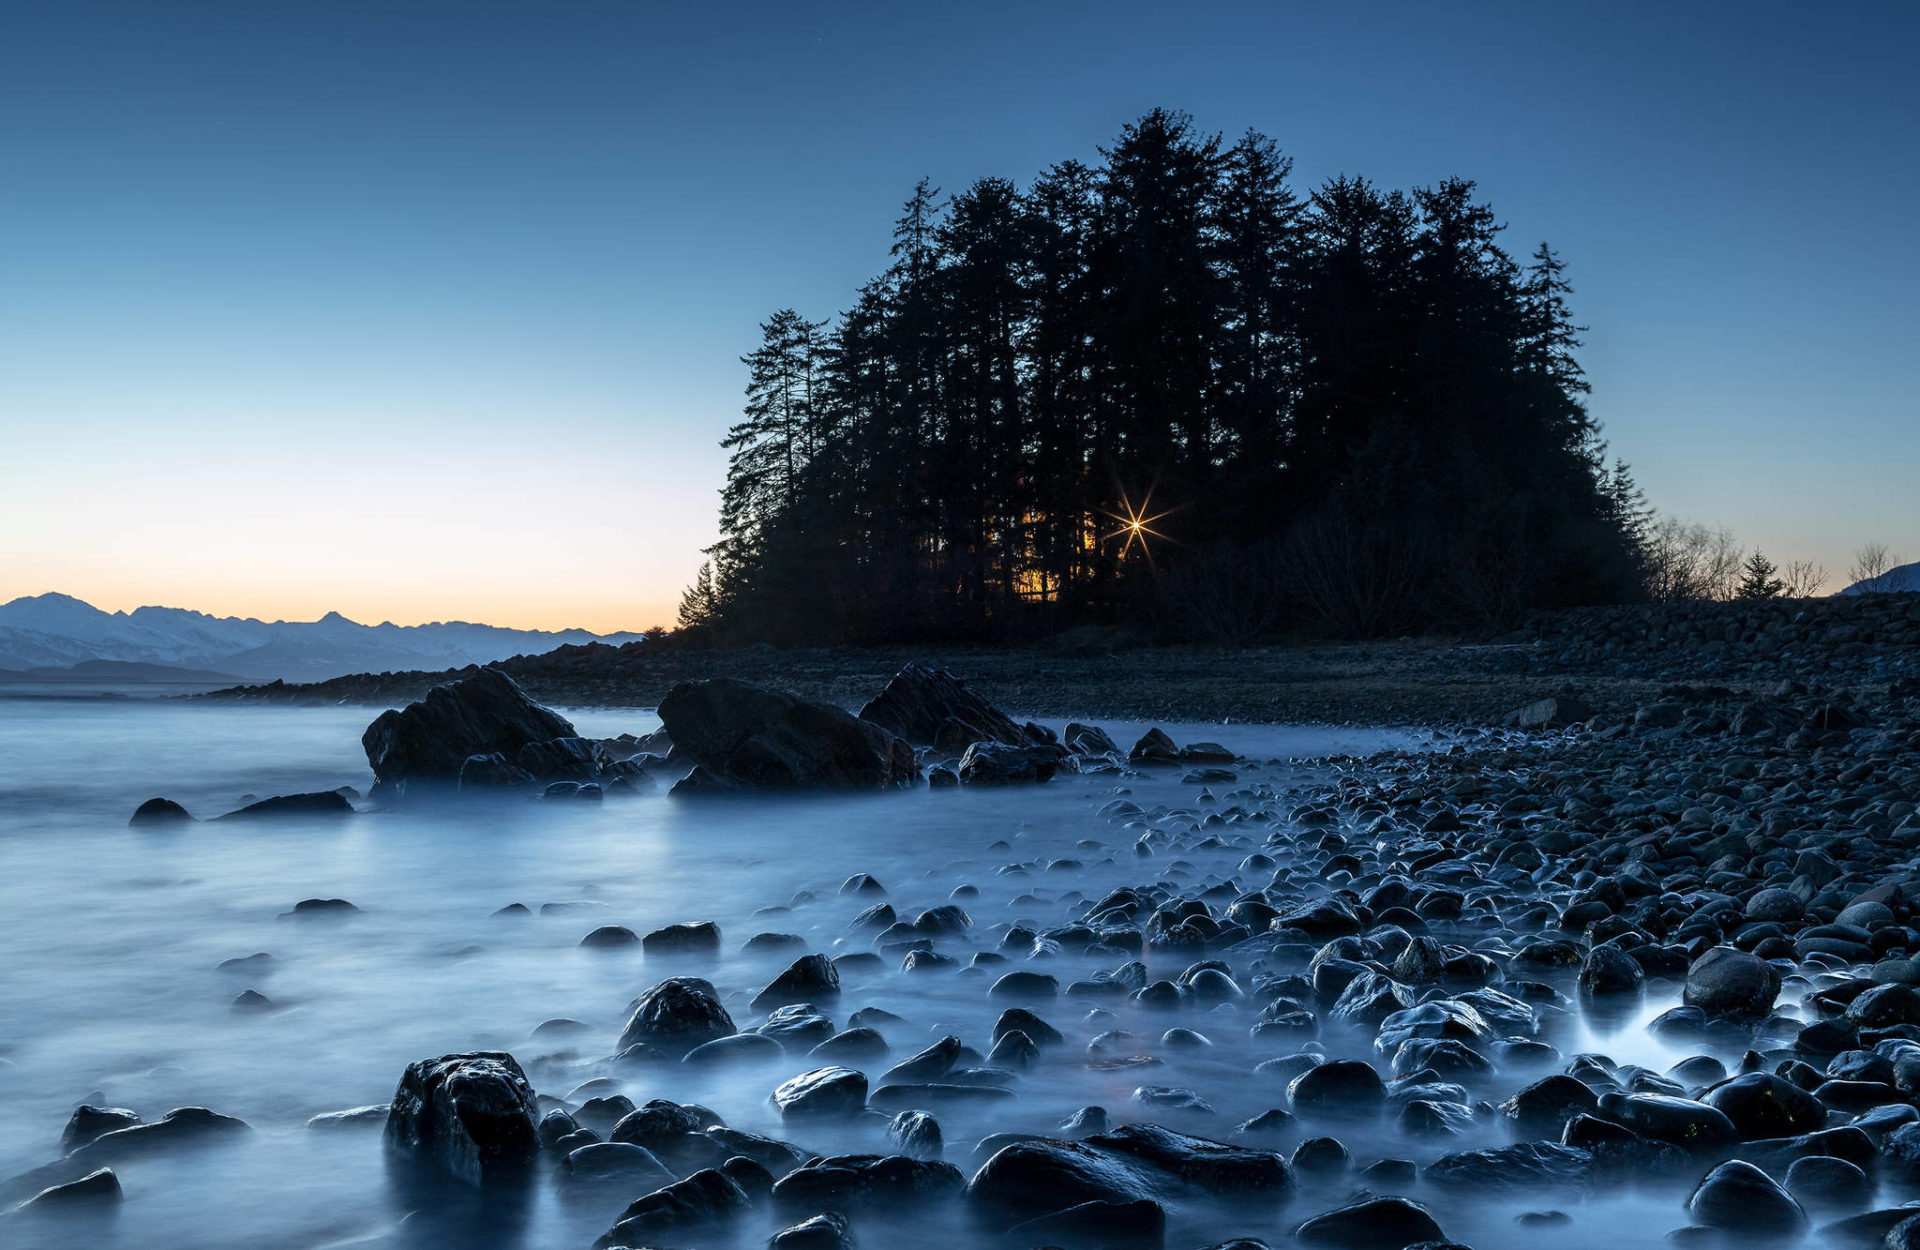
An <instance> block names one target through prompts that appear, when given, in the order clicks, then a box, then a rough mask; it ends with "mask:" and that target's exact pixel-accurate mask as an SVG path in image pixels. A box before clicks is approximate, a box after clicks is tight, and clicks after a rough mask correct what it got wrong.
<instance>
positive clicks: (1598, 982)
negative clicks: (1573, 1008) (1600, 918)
mask: <svg viewBox="0 0 1920 1250" xmlns="http://www.w3.org/2000/svg"><path fill="white" fill-rule="evenodd" d="M1645 980H1646V973H1645V972H1644V971H1642V969H1641V967H1640V964H1639V962H1638V961H1636V960H1635V959H1634V958H1633V957H1632V956H1630V955H1629V954H1628V953H1627V952H1626V951H1623V950H1621V949H1620V948H1619V947H1617V946H1596V947H1594V948H1593V950H1592V951H1590V952H1588V954H1587V958H1586V962H1585V963H1583V964H1581V966H1580V992H1581V993H1582V994H1584V995H1586V996H1587V997H1589V998H1604V997H1609V996H1612V995H1619V994H1637V993H1639V992H1640V987H1641V985H1642V983H1643V982H1644V981H1645Z"/></svg>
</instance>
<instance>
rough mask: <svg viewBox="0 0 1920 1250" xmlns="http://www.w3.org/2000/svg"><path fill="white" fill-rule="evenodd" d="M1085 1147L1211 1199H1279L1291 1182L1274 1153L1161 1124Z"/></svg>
mask: <svg viewBox="0 0 1920 1250" xmlns="http://www.w3.org/2000/svg"><path fill="white" fill-rule="evenodd" d="M1086 1144H1087V1145H1089V1146H1094V1147H1097V1148H1099V1149H1102V1150H1109V1151H1113V1152H1115V1153H1117V1154H1123V1155H1129V1156H1131V1157H1133V1158H1135V1159H1139V1160H1141V1161H1142V1162H1145V1163H1149V1164H1152V1165H1153V1166H1154V1167H1156V1168H1158V1169H1159V1170H1160V1171H1162V1172H1167V1173H1171V1174H1172V1175H1174V1176H1177V1177H1179V1178H1180V1179H1181V1180H1183V1181H1185V1182H1187V1183H1188V1184H1190V1185H1195V1186H1198V1187H1199V1188H1201V1189H1204V1190H1206V1191H1207V1192H1208V1193H1210V1194H1250V1193H1279V1192H1282V1191H1284V1190H1286V1189H1287V1188H1289V1187H1290V1186H1291V1185H1292V1183H1293V1179H1292V1177H1291V1175H1289V1173H1288V1171H1287V1164H1286V1161H1285V1160H1284V1159H1282V1158H1281V1157H1280V1156H1279V1155H1278V1154H1276V1153H1275V1152H1273V1151H1271V1150H1258V1149H1254V1148H1252V1147H1248V1146H1231V1145H1228V1144H1227V1143H1225V1142H1217V1141H1212V1140H1209V1139H1208V1138H1205V1137H1195V1136H1192V1135H1191V1134H1188V1133H1176V1132H1174V1131H1173V1130H1172V1129H1167V1128H1162V1127H1160V1126H1159V1125H1158V1124H1127V1125H1123V1126H1122V1127H1120V1128H1117V1129H1114V1130H1113V1131H1112V1132H1110V1133H1102V1134H1100V1135H1099V1136H1096V1137H1089V1138H1087V1139H1086Z"/></svg>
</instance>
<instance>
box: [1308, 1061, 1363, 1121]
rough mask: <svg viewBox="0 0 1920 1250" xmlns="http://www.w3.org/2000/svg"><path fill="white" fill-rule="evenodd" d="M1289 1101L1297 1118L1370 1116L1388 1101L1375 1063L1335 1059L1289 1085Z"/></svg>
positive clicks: (1312, 1069)
mask: <svg viewBox="0 0 1920 1250" xmlns="http://www.w3.org/2000/svg"><path fill="white" fill-rule="evenodd" d="M1287 1098H1288V1100H1289V1101H1290V1102H1291V1103H1292V1105H1293V1112H1294V1114H1295V1115H1305V1116H1320V1117H1327V1116H1336V1117H1337V1116H1358V1115H1369V1114H1372V1113H1374V1112H1376V1111H1378V1110H1379V1109H1380V1107H1381V1106H1382V1105H1383V1104H1384V1103H1385V1102H1386V1100H1387V1087H1386V1082H1384V1081H1382V1080H1381V1079H1380V1074H1379V1073H1378V1072H1376V1071H1375V1070H1374V1068H1373V1065H1372V1064H1370V1063H1362V1062H1360V1061H1359V1060H1357V1059H1334V1060H1330V1061H1329V1062H1326V1063H1322V1064H1317V1065H1315V1066H1314V1067H1312V1068H1309V1069H1307V1070H1306V1071H1305V1072H1302V1073H1301V1074H1300V1075H1299V1076H1297V1077H1295V1078H1294V1079H1293V1081H1292V1082H1291V1083H1290V1084H1289V1085H1288V1086H1287Z"/></svg>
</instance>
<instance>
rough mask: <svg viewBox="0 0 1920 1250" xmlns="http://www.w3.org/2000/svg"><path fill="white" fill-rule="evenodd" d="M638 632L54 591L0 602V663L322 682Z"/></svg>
mask: <svg viewBox="0 0 1920 1250" xmlns="http://www.w3.org/2000/svg"><path fill="white" fill-rule="evenodd" d="M639 637H640V635H639V634H638V633H615V634H595V633H593V632H591V631H589V630H585V629H564V630H540V629H513V628H510V627H508V626H504V625H488V624H484V623H480V622H474V621H430V622H427V623H425V624H421V625H395V624H394V623H393V622H391V621H382V622H380V623H379V624H377V625H366V624H362V623H360V622H358V621H354V620H351V619H349V618H348V617H347V616H345V615H344V614H342V613H340V612H337V611H334V612H328V613H327V614H326V615H324V616H322V617H321V618H320V619H319V620H316V621H286V620H276V621H264V620H261V619H260V618H258V617H238V616H224V617H223V616H213V615H211V614H209V613H206V612H200V611H197V610H195V609H192V608H171V607H163V606H160V605H156V604H147V605H143V606H141V607H137V608H134V609H133V610H132V611H119V612H107V611H105V610H103V609H100V608H96V607H94V606H93V605H92V604H90V603H88V602H86V601H85V600H83V599H78V598H75V597H74V596H72V595H68V594H62V593H60V592H58V591H49V592H47V593H45V594H40V595H23V596H21V597H20V598H17V599H13V600H11V601H9V602H7V603H4V604H0V669H11V670H20V669H30V668H50V667H64V666H68V665H72V664H77V663H83V662H85V661H88V660H116V661H121V662H125V663H134V664H159V665H166V666H169V667H176V668H192V669H202V670H209V671H215V672H221V673H232V674H234V675H235V676H239V677H249V678H266V679H272V678H282V679H286V680H299V681H323V680H325V679H327V678H329V677H338V676H342V675H345V674H348V673H357V672H373V671H395V670H408V669H417V668H421V667H434V668H444V667H460V666H463V665H467V664H488V663H492V662H493V661H495V660H504V659H507V658H508V657H510V656H515V655H525V654H535V653H539V652H543V651H550V650H552V649H553V648H555V647H560V646H565V645H568V644H570V643H576V644H577V643H585V642H609V643H622V642H630V641H633V640H635V639H637V638H639Z"/></svg>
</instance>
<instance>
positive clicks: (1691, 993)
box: [1682, 946, 1780, 1020]
mask: <svg viewBox="0 0 1920 1250" xmlns="http://www.w3.org/2000/svg"><path fill="white" fill-rule="evenodd" d="M1779 993H1780V971H1779V969H1777V968H1775V967H1774V966H1773V965H1772V964H1769V963H1768V962H1767V961H1766V960H1764V959H1761V958H1759V957H1758V956H1756V955H1750V954H1748V953H1747V952H1745V951H1741V950H1735V949H1734V948H1733V947H1731V946H1716V947H1714V948H1713V949H1712V950H1710V951H1708V952H1707V953H1706V954H1704V955H1702V956H1701V957H1700V958H1699V959H1697V960H1695V961H1694V963H1693V966H1692V967H1690V968H1688V969H1687V983H1686V989H1685V991H1684V993H1683V995H1682V1001H1683V1002H1684V1003H1685V1004H1686V1005H1687V1006H1689V1007H1698V1008H1699V1009H1700V1010H1702V1011H1703V1012H1705V1013H1706V1014H1707V1015H1708V1016H1721V1017H1727V1018H1732V1019H1742V1020H1757V1019H1760V1018H1761V1017H1764V1016H1765V1015H1766V1014H1767V1013H1768V1012H1769V1011H1771V1010H1773V1000H1774V999H1775V998H1776V997H1778V996H1779Z"/></svg>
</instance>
